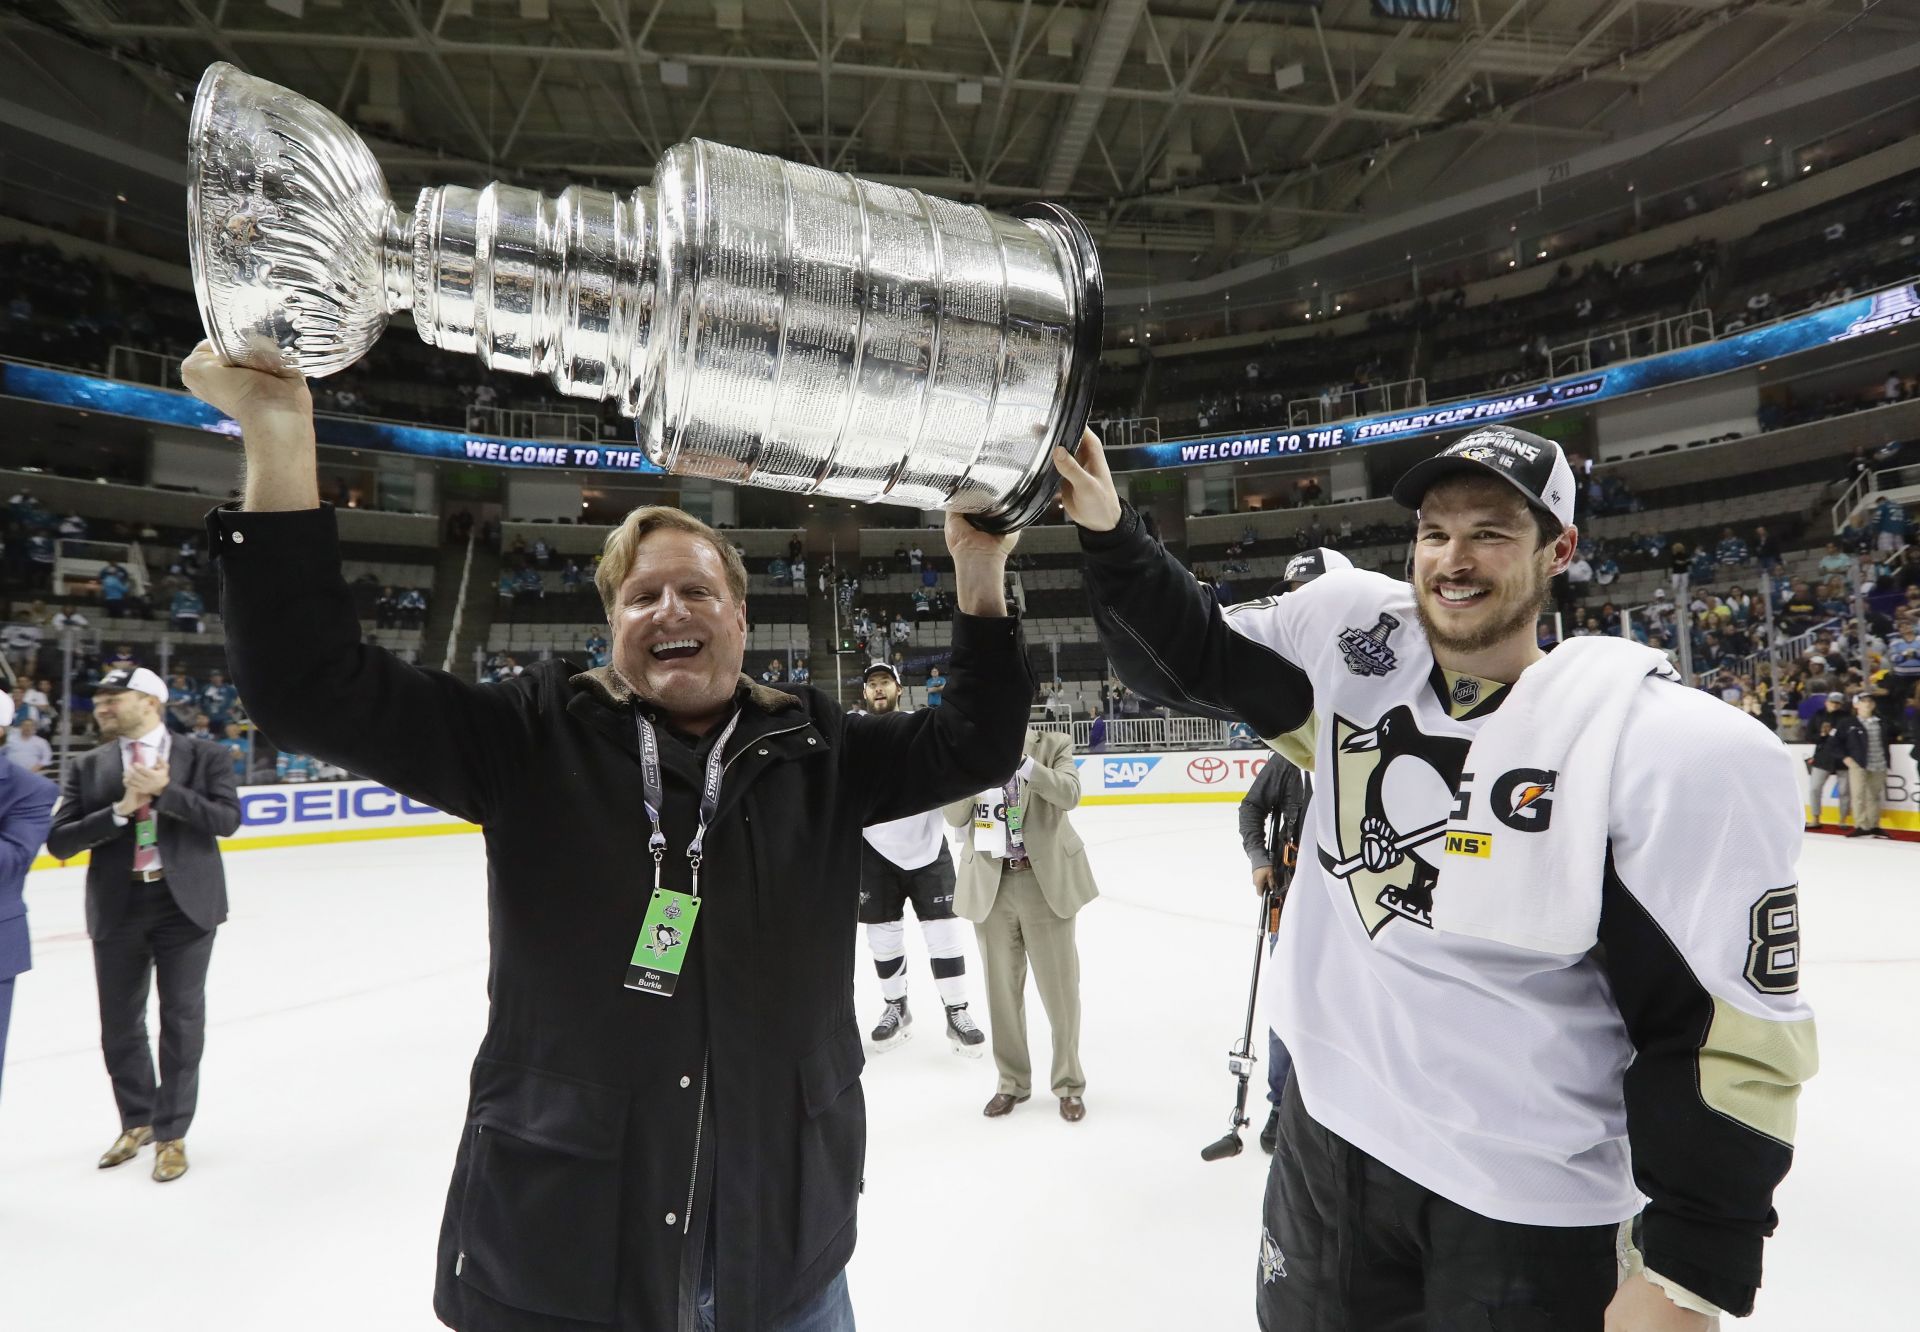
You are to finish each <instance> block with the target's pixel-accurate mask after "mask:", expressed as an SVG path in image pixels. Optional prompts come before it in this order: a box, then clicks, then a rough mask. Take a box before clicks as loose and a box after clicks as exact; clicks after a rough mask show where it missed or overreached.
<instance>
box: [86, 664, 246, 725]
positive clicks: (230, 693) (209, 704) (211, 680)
mask: <svg viewBox="0 0 1920 1332" xmlns="http://www.w3.org/2000/svg"><path fill="white" fill-rule="evenodd" d="M116 669H118V668H116ZM239 705H240V691H239V690H238V689H235V688H234V687H233V686H232V685H231V684H228V683H227V677H226V673H225V672H224V671H208V672H207V683H206V686H205V687H204V688H203V689H201V691H200V708H201V710H202V711H203V712H205V713H206V714H207V719H208V721H209V723H210V724H217V725H218V726H219V727H220V728H221V729H223V730H224V729H225V728H226V724H227V723H228V722H229V721H231V720H232V719H233V715H234V710H235V709H236V708H237V707H239Z"/></svg>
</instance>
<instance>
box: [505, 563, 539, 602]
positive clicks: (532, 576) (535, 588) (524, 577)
mask: <svg viewBox="0 0 1920 1332" xmlns="http://www.w3.org/2000/svg"><path fill="white" fill-rule="evenodd" d="M513 584H514V595H515V596H516V597H517V598H518V599H519V600H521V601H545V600H546V599H547V588H546V584H545V583H543V582H541V581H540V571H539V570H538V569H536V568H534V567H533V566H532V565H531V564H529V565H527V566H526V567H524V568H523V569H521V570H520V572H519V573H518V574H517V575H516V576H515V577H514V580H513Z"/></svg>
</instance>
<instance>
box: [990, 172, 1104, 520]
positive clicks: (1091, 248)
mask: <svg viewBox="0 0 1920 1332" xmlns="http://www.w3.org/2000/svg"><path fill="white" fill-rule="evenodd" d="M1013 215H1014V216H1015V217H1031V218H1037V219H1039V220H1040V221H1043V222H1048V223H1051V224H1052V225H1053V226H1054V228H1055V229H1056V230H1058V232H1059V233H1060V237H1061V239H1062V240H1063V241H1065V242H1066V246H1067V251H1068V253H1069V254H1071V255H1072V256H1073V266H1074V270H1075V273H1076V275H1077V276H1078V278H1079V286H1080V322H1079V326H1078V327H1077V328H1076V329H1075V331H1074V345H1073V357H1072V368H1071V369H1070V370H1069V371H1068V372H1067V383H1066V388H1065V391H1064V392H1063V393H1062V395H1061V408H1060V421H1059V424H1058V425H1057V426H1055V427H1054V431H1053V435H1052V438H1050V439H1049V440H1048V441H1047V446H1046V448H1044V449H1042V450H1041V451H1040V455H1039V457H1038V459H1037V463H1038V465H1037V466H1036V467H1035V468H1034V469H1033V471H1032V472H1030V473H1029V474H1028V475H1027V477H1026V479H1025V480H1023V481H1022V482H1021V483H1020V484H1019V485H1018V486H1017V487H1015V488H1014V489H1013V490H1012V491H1011V492H1010V493H1009V494H1008V495H1007V497H1006V498H1005V499H1004V500H1002V501H1001V502H1000V503H999V504H998V505H996V506H995V507H993V508H992V509H989V510H987V511H986V512H985V513H970V514H968V515H967V521H968V522H970V523H972V524H973V525H974V526H975V527H977V528H979V529H980V530H981V531H982V532H992V533H994V534H995V535H1000V534H1004V533H1007V532H1017V531H1019V530H1020V529H1021V528H1023V527H1027V526H1030V525H1031V524H1033V523H1036V522H1038V521H1039V520H1040V519H1041V518H1043V517H1045V516H1046V513H1047V510H1048V509H1050V508H1052V507H1053V502H1054V498H1055V497H1056V496H1057V495H1058V494H1059V493H1060V471H1059V469H1058V468H1056V467H1055V466H1054V465H1053V450H1054V448H1055V447H1056V446H1057V447H1059V448H1063V449H1065V450H1066V451H1067V452H1069V453H1073V452H1075V451H1076V450H1078V449H1079V447H1080V435H1081V433H1082V432H1083V431H1085V430H1086V428H1087V418H1088V416H1090V415H1091V414H1092V412H1093V381H1094V375H1095V373H1096V372H1097V371H1098V369H1099V366H1100V342H1101V337H1102V335H1103V326H1104V324H1105V315H1106V293H1107V285H1106V279H1105V277H1104V276H1102V274H1101V270H1100V251H1099V250H1098V248H1096V247H1095V245H1094V243H1093V233H1092V232H1091V231H1089V230H1087V224H1086V223H1084V222H1082V221H1081V220H1080V219H1079V218H1078V217H1075V216H1074V215H1073V214H1072V213H1071V212H1069V211H1068V210H1066V209H1065V208H1062V207H1061V206H1060V205H1059V204H1054V203H1033V204H1027V205H1025V206H1023V207H1020V208H1016V209H1014V210H1013Z"/></svg>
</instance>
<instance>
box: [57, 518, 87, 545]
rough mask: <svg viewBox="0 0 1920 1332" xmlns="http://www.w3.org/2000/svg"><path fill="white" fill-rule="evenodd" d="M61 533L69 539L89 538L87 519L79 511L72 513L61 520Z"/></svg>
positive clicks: (83, 539) (82, 539) (81, 539)
mask: <svg viewBox="0 0 1920 1332" xmlns="http://www.w3.org/2000/svg"><path fill="white" fill-rule="evenodd" d="M60 535H61V537H63V538H64V539H66V540H68V541H85V540H86V539H87V520H86V519H85V518H82V517H81V516H80V515H79V514H77V513H70V514H68V515H67V516H66V517H65V518H62V519H61V520H60Z"/></svg>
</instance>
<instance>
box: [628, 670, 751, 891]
mask: <svg viewBox="0 0 1920 1332" xmlns="http://www.w3.org/2000/svg"><path fill="white" fill-rule="evenodd" d="M633 717H634V724H635V725H636V726H637V727H638V729H639V731H640V783H641V787H642V790H643V794H644V796H645V799H646V806H647V821H648V822H650V823H651V824H653V835H652V836H651V837H649V838H648V839H647V850H648V851H649V852H650V853H651V854H652V856H653V886H654V890H655V891H656V892H657V891H659V888H660V877H661V872H662V865H663V863H664V862H665V860H666V855H667V834H666V833H665V832H664V831H663V830H662V829H661V827H660V816H661V812H662V811H663V810H664V809H665V808H666V802H667V795H666V788H665V787H664V786H663V785H662V784H661V781H660V737H659V735H658V734H656V733H655V731H654V729H653V722H652V721H650V720H649V719H648V717H647V714H646V713H645V712H643V711H642V710H640V709H639V708H635V709H634V710H633ZM739 724H740V710H739V709H738V708H736V709H734V713H733V717H732V719H731V720H729V721H728V722H727V729H726V730H724V731H722V732H720V738H719V739H717V740H715V741H714V742H713V749H712V750H711V751H710V752H709V753H708V754H707V772H706V779H705V780H704V781H702V782H701V784H700V826H699V827H698V828H697V829H696V830H695V831H694V834H693V840H692V841H691V842H689V843H687V863H688V864H690V865H692V866H693V896H695V897H698V896H699V895H700V860H701V856H702V848H703V847H704V846H705V845H706V840H707V825H708V824H710V823H712V822H713V816H714V814H715V813H716V812H718V810H719V808H720V778H721V777H722V775H723V774H724V773H725V772H726V767H727V760H726V751H727V741H729V740H731V739H732V738H733V728H734V727H736V726H738V725H739Z"/></svg>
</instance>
